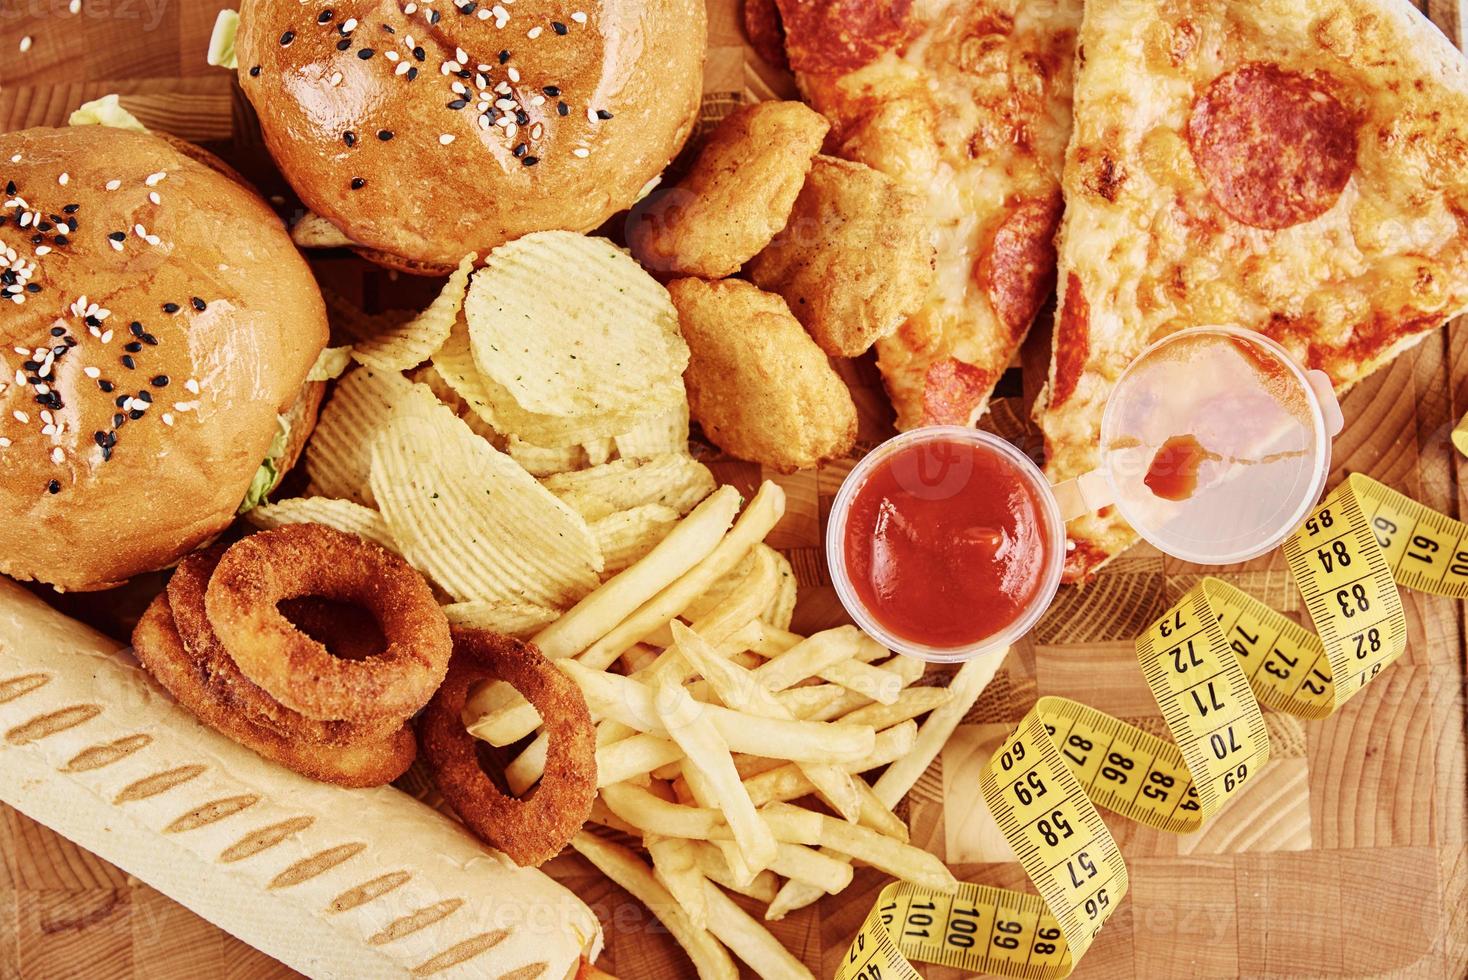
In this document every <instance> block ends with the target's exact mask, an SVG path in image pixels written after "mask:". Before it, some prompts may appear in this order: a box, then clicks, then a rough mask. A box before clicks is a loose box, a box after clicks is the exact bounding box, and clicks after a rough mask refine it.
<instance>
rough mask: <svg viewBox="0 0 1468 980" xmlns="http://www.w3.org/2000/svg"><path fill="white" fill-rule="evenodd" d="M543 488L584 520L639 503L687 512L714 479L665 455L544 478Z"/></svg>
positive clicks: (679, 458)
mask: <svg viewBox="0 0 1468 980" xmlns="http://www.w3.org/2000/svg"><path fill="white" fill-rule="evenodd" d="M545 486H546V489H548V490H550V492H551V493H554V494H555V495H556V496H557V497H560V498H561V499H562V500H563V501H565V502H566V503H567V504H568V505H570V507H571V508H572V509H573V510H575V511H576V512H577V513H579V514H580V515H581V516H582V517H584V518H586V519H587V520H588V521H599V520H601V519H602V518H603V517H606V516H608V515H610V514H615V513H617V512H618V511H623V510H631V509H632V508H634V507H640V506H642V505H643V504H661V505H663V506H664V507H670V508H672V509H673V510H675V511H677V512H678V513H679V514H686V513H688V512H689V511H691V510H692V509H693V508H694V507H696V506H698V503H699V501H701V500H703V498H705V497H707V496H708V495H709V494H711V493H713V492H714V487H715V481H714V475H713V474H712V473H711V472H709V468H708V467H707V466H704V465H703V464H702V463H700V462H697V461H696V460H694V459H692V458H690V457H688V456H679V455H677V454H674V453H666V454H664V455H662V456H654V457H652V458H650V459H619V460H617V461H615V462H612V463H607V464H605V465H603V466H594V467H592V468H591V469H588V470H581V471H579V472H577V473H562V474H559V475H557V476H550V477H546V479H545Z"/></svg>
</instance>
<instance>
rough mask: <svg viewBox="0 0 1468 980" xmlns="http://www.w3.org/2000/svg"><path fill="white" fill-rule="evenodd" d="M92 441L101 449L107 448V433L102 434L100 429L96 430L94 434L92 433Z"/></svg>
mask: <svg viewBox="0 0 1468 980" xmlns="http://www.w3.org/2000/svg"><path fill="white" fill-rule="evenodd" d="M92 439H93V441H94V442H96V443H97V445H99V446H101V447H102V448H103V449H106V448H107V433H105V432H103V431H102V430H101V429H98V430H97V431H96V432H93V433H92Z"/></svg>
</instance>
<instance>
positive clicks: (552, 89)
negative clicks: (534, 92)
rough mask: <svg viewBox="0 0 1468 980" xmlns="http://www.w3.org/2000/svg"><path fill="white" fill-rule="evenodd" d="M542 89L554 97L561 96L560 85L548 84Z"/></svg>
mask: <svg viewBox="0 0 1468 980" xmlns="http://www.w3.org/2000/svg"><path fill="white" fill-rule="evenodd" d="M541 91H542V92H544V93H545V94H546V95H548V96H550V97H551V98H553V99H554V98H558V97H559V96H560V94H561V87H560V86H559V85H547V86H546V87H545V88H543V89H541Z"/></svg>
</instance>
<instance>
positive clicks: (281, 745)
mask: <svg viewBox="0 0 1468 980" xmlns="http://www.w3.org/2000/svg"><path fill="white" fill-rule="evenodd" d="M133 649H134V650H135V651H136V653H137V657H138V660H140V661H141V662H142V664H143V666H144V667H146V668H147V669H148V672H149V673H150V674H152V675H153V678H154V679H155V680H157V681H158V683H159V684H161V685H162V686H163V687H164V688H165V689H166V690H167V691H168V692H169V693H170V694H172V695H173V696H174V698H175V699H176V700H177V701H178V703H179V704H181V705H182V706H183V707H184V708H186V709H187V710H188V711H189V712H190V713H191V714H193V716H194V717H195V718H198V719H199V721H201V722H202V723H204V724H205V725H207V726H209V727H210V728H213V729H214V730H215V731H217V732H219V733H220V734H222V735H225V736H227V737H228V738H230V739H232V740H234V741H236V742H238V743H240V744H241V745H243V746H245V747H246V748H248V749H250V750H252V751H254V752H255V753H256V754H258V755H260V756H263V757H264V758H266V759H270V760H271V761H273V762H277V763H279V764H280V765H283V766H285V767H286V768H288V769H292V770H294V771H295V772H298V773H300V774H301V775H303V776H308V777H310V778H311V779H315V780H319V781H321V782H327V783H335V784H337V785H338V786H346V787H364V786H381V785H383V784H385V783H390V782H392V781H393V780H394V779H396V778H398V777H399V776H401V775H402V774H403V773H404V772H406V771H407V769H408V767H409V766H411V765H412V764H413V759H414V757H415V756H416V755H417V744H416V742H415V740H414V738H413V729H412V727H411V726H409V725H407V724H403V725H402V726H401V727H399V728H398V729H397V730H396V731H395V732H393V733H392V734H391V735H389V736H387V737H386V738H384V739H382V740H379V741H367V742H358V743H356V744H354V745H346V746H335V745H321V744H313V743H311V742H309V741H306V740H303V739H299V738H293V737H289V736H285V735H282V734H280V733H279V732H277V731H274V730H273V729H270V728H267V727H265V726H264V725H258V724H256V723H254V722H252V721H250V720H249V719H248V718H246V717H245V716H244V715H242V714H241V713H240V712H239V711H237V710H235V706H234V705H232V704H231V703H229V702H228V701H226V700H222V699H220V698H219V696H218V692H217V688H216V687H215V686H213V685H211V683H210V678H211V675H210V673H209V672H208V671H207V670H206V669H205V667H204V664H203V662H202V661H200V660H198V659H196V658H195V657H194V656H192V655H191V654H190V653H189V651H188V650H187V649H186V648H185V646H184V643H183V640H182V639H181V638H180V637H179V634H178V630H177V628H176V627H175V625H174V621H173V612H172V610H171V609H170V608H169V604H168V595H167V594H166V593H164V594H160V595H159V596H158V597H157V598H156V599H154V600H153V603H152V605H150V606H149V607H148V609H147V611H146V612H144V613H143V617H142V619H140V620H138V625H137V628H136V629H134V630H133Z"/></svg>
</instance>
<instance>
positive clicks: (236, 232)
mask: <svg viewBox="0 0 1468 980" xmlns="http://www.w3.org/2000/svg"><path fill="white" fill-rule="evenodd" d="M199 153H200V151H198V149H197V148H196V147H187V148H186V150H185V149H181V148H180V147H179V145H178V144H177V143H175V142H174V141H171V140H165V139H163V138H160V137H157V136H153V135H149V134H143V133H135V132H127V131H123V130H118V129H109V128H105V127H101V126H82V127H73V128H67V129H30V130H22V131H20V132H14V133H6V134H0V190H8V189H9V187H10V186H11V185H12V184H13V185H14V191H13V192H11V193H9V194H7V195H6V198H5V199H4V203H5V205H6V207H5V208H4V210H3V212H0V216H3V218H4V223H3V224H0V253H3V254H4V255H5V257H6V261H5V263H4V264H6V265H8V266H9V269H8V272H9V273H10V279H9V281H8V282H7V281H5V274H6V273H5V272H4V271H0V292H4V291H7V290H9V289H11V288H12V287H13V286H15V285H16V284H17V283H18V282H19V283H20V284H21V285H22V288H23V289H24V302H23V303H15V302H14V294H13V293H9V294H7V295H3V296H0V304H3V305H0V367H3V371H0V384H3V385H4V388H3V389H0V439H3V440H4V444H3V445H0V573H4V574H7V575H10V576H12V577H14V578H18V579H23V580H36V581H41V582H48V583H50V584H52V585H55V586H57V587H58V588H61V589H64V590H67V591H83V590H93V589H99V588H106V587H108V586H111V585H115V584H118V583H120V582H123V581H125V580H126V579H128V578H130V577H132V576H134V575H137V574H139V573H142V572H145V571H151V570H154V569H157V568H162V567H165V566H168V565H171V564H172V563H173V562H174V561H175V560H177V558H178V557H179V556H181V555H182V554H184V553H186V552H188V551H190V550H192V549H193V548H194V547H196V546H197V545H199V544H200V543H202V542H204V541H206V540H208V539H210V538H212V537H213V536H215V535H216V534H218V533H219V532H220V531H221V530H223V529H224V528H225V527H227V526H228V525H229V524H230V522H231V521H232V520H233V519H234V516H235V510H236V509H237V508H238V506H239V504H240V501H241V500H242V499H243V497H244V496H245V493H246V491H247V490H248V488H249V486H250V482H251V480H252V479H253V478H254V476H255V473H256V471H257V470H258V468H259V466H260V464H261V461H262V460H263V459H264V458H265V456H266V454H267V452H268V451H269V449H270V445H271V442H272V441H273V440H274V439H275V436H276V433H277V431H278V424H277V416H278V415H280V414H286V415H289V416H291V417H292V418H293V425H292V439H291V442H292V443H293V445H292V446H291V447H288V452H287V455H290V454H291V451H292V450H297V451H298V449H299V445H298V443H299V442H300V441H301V440H303V439H304V436H305V435H306V433H307V432H309V431H310V427H311V423H312V420H313V419H314V415H315V410H316V407H317V405H318V404H319V398H320V387H319V386H318V385H311V386H306V385H305V381H306V376H307V373H308V372H309V371H310V369H311V366H312V365H313V364H314V363H315V360H316V357H317V355H318V354H319V353H320V351H321V348H322V347H323V346H324V344H325V343H326V337H327V329H326V311H325V307H324V304H323V303H322V300H321V294H320V292H319V290H318V289H317V286H316V282H315V279H314V278H313V277H312V275H311V271H310V269H309V268H308V267H307V265H306V263H305V261H304V260H303V259H302V258H301V256H300V254H299V253H298V252H297V251H296V249H295V247H294V246H293V245H292V244H291V241H290V238H289V236H288V235H287V234H286V232H285V229H284V228H283V227H282V226H281V223H280V220H279V218H277V217H276V216H275V214H274V213H273V212H272V211H271V210H270V208H269V207H268V206H267V205H266V204H265V202H264V201H262V200H260V198H259V197H258V196H257V195H255V194H254V193H253V192H251V191H250V190H248V189H247V188H246V187H244V186H242V185H241V184H240V183H239V182H237V181H236V180H234V179H231V178H230V177H227V176H224V175H222V174H221V173H218V172H216V171H215V170H214V169H211V168H210V167H208V166H205V165H203V164H201V163H199V162H196V159H195V158H196V157H198V156H199ZM63 178H64V180H63ZM154 195H156V200H155V199H154V197H153V196H154ZM19 202H24V203H23V204H22V203H19ZM27 214H28V215H30V217H24V216H25V215H27ZM36 215H40V218H39V219H37V218H36ZM23 217H24V220H25V222H26V226H25V227H24V228H22V227H20V223H21V220H22V218H23ZM58 219H59V220H58ZM73 221H74V222H75V227H71V222H73ZM63 224H64V225H65V226H66V228H65V231H62V229H61V227H60V226H61V225H63ZM38 229H39V230H38ZM38 235H39V236H40V238H41V241H39V242H37V241H36V237H37V236H38ZM58 238H59V239H60V240H58ZM43 250H44V251H43ZM9 252H14V253H15V260H19V263H20V266H21V267H22V268H23V269H24V270H25V271H24V274H23V275H20V276H17V275H16V268H17V262H16V261H15V260H12V259H10V258H9V257H8V255H9ZM32 264H33V266H34V267H33V268H32ZM21 280H23V282H21ZM32 286H34V287H35V289H34V290H32V289H31V287H32ZM83 296H85V297H86V300H85V302H83V300H82V297H83ZM93 305H95V306H96V309H95V310H93V309H92V307H93ZM103 311H106V312H105V315H104V313H103ZM134 323H136V324H137V326H136V327H134V326H133V324H134ZM53 331H59V333H53ZM109 334H110V335H109ZM17 347H21V348H24V349H25V350H26V353H25V354H21V353H18V352H17V351H16V348H17ZM134 347H135V348H136V349H131V348H134ZM58 348H59V349H60V350H59V352H58ZM48 354H49V363H48V357H47V355H48ZM129 361H130V362H129ZM17 372H20V377H19V378H17V376H16V373H17ZM41 385H44V386H45V389H46V390H45V391H44V392H43V391H41V390H40V388H41ZM38 398H41V399H45V400H46V403H45V404H43V403H41V402H39V401H37V399H38ZM119 398H122V399H124V400H125V402H126V403H125V404H121V405H120V404H118V399H119ZM43 411H44V412H45V413H47V414H46V416H43V415H42V412H43ZM17 413H19V414H17ZM46 426H50V427H51V428H50V430H49V431H48V430H47V428H46Z"/></svg>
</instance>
